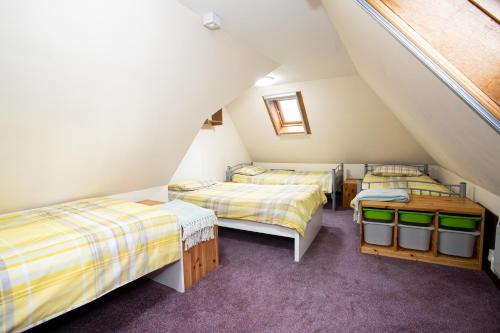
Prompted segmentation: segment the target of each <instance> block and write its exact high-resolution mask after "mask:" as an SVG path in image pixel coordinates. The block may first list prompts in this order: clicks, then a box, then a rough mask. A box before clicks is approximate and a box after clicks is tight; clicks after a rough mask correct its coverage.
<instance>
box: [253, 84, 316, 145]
mask: <svg viewBox="0 0 500 333" xmlns="http://www.w3.org/2000/svg"><path fill="white" fill-rule="evenodd" d="M263 98H264V102H265V104H266V107H267V112H268V113H269V117H270V118H271V122H272V124H273V127H274V131H275V132H276V135H281V134H311V128H310V127H309V121H308V120H307V114H306V110H305V108H304V101H303V99H302V94H301V93H300V91H297V92H293V93H287V94H280V95H272V96H264V97H263Z"/></svg>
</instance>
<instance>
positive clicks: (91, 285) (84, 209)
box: [0, 198, 180, 332]
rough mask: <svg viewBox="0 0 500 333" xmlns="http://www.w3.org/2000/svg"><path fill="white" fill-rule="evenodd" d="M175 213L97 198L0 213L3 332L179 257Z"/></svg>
mask: <svg viewBox="0 0 500 333" xmlns="http://www.w3.org/2000/svg"><path fill="white" fill-rule="evenodd" d="M179 242H180V240H179V229H178V226H177V217H176V216H175V215H174V214H172V213H168V212H165V211H162V210H160V209H158V208H154V207H150V206H145V205H140V204H136V203H132V202H126V201H120V200H113V199H109V198H93V199H86V200H79V201H73V202H69V203H65V204H60V205H55V206H50V207H45V208H39V209H33V210H27V211H22V212H16V213H9V214H4V215H0V305H1V307H0V325H1V326H0V331H1V332H11V331H22V330H25V329H28V328H30V327H32V326H35V325H37V324H39V323H42V322H44V321H47V320H48V319H50V318H52V317H55V316H57V315H59V314H62V313H64V312H67V311H69V310H71V309H74V308H76V307H78V306H80V305H83V304H85V303H88V302H90V301H92V300H94V299H96V298H98V297H99V296H101V295H103V294H106V293H108V292H110V291H111V290H113V289H116V288H118V287H120V286H122V285H124V284H126V283H128V282H130V281H132V280H135V279H137V278H139V277H141V276H143V275H145V274H147V273H149V272H152V271H154V270H156V269H158V268H161V267H163V266H165V265H167V264H169V263H171V262H174V261H177V260H178V259H180V250H179Z"/></svg>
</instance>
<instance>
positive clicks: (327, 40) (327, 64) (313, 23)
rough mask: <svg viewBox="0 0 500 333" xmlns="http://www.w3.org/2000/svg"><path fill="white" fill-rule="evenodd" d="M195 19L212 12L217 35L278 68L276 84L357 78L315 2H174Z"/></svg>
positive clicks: (224, 0) (332, 30) (309, 0)
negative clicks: (219, 30) (245, 46)
mask: <svg viewBox="0 0 500 333" xmlns="http://www.w3.org/2000/svg"><path fill="white" fill-rule="evenodd" d="M178 1H179V2H180V3H181V4H183V5H185V6H186V7H188V8H190V9H191V10H193V11H194V12H196V13H198V14H199V15H203V14H204V13H206V12H210V11H214V12H216V13H217V14H218V15H219V16H220V17H221V19H222V29H223V30H225V31H226V32H228V33H229V34H231V35H233V36H234V37H235V38H238V39H239V40H241V41H243V42H244V43H246V44H248V45H249V46H250V47H253V48H254V49H255V50H256V51H258V52H260V53H262V54H263V55H265V56H267V57H269V58H271V59H272V60H274V61H275V62H276V63H278V64H280V67H279V68H277V69H276V70H274V71H273V72H272V76H274V77H275V83H285V82H297V81H307V80H316V79H324V78H330V77H335V76H346V75H353V74H356V69H355V68H354V65H353V64H352V62H351V60H350V58H349V56H348V54H347V52H346V51H345V49H344V47H343V46H342V43H341V42H340V39H339V37H338V35H337V33H336V32H335V30H334V28H333V26H332V24H331V23H330V20H329V18H328V16H327V15H326V13H325V11H324V9H323V6H322V5H321V2H320V1H319V0H293V1H290V0H272V1H270V0H237V1H235V0H178Z"/></svg>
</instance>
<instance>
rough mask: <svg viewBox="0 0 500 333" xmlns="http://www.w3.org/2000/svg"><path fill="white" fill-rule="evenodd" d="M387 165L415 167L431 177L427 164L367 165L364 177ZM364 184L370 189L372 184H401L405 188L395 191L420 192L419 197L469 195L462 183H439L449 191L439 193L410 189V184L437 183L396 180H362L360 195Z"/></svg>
mask: <svg viewBox="0 0 500 333" xmlns="http://www.w3.org/2000/svg"><path fill="white" fill-rule="evenodd" d="M387 164H398V165H405V166H413V167H416V168H418V170H419V171H421V172H422V173H423V174H425V175H429V166H428V165H427V164H401V163H384V164H365V172H364V175H366V174H367V173H368V172H372V171H373V169H374V168H375V167H377V166H381V165H387ZM402 178H404V177H402ZM363 183H364V184H368V189H369V188H370V187H371V185H372V184H390V183H395V184H400V183H403V186H401V185H399V186H400V187H394V188H395V189H402V190H410V191H412V192H411V193H415V191H418V193H419V195H432V194H433V193H435V194H436V195H437V196H447V197H460V198H465V196H466V194H467V184H466V183H464V182H461V183H459V184H441V183H439V185H442V186H445V187H447V188H448V191H438V190H428V189H422V188H418V187H416V188H415V187H413V188H410V187H409V184H408V183H413V184H414V183H417V184H418V183H421V184H435V183H433V182H429V181H420V180H404V179H395V180H386V181H379V182H364V181H363V180H362V179H359V180H358V185H357V187H358V193H359V192H360V191H361V190H362V189H363ZM405 183H406V186H404V184H405ZM391 188H392V187H391Z"/></svg>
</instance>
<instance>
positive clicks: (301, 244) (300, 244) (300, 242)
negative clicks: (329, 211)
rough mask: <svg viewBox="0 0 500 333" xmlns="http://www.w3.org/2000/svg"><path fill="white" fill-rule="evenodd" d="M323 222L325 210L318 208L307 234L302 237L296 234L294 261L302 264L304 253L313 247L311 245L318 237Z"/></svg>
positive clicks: (308, 225)
mask: <svg viewBox="0 0 500 333" xmlns="http://www.w3.org/2000/svg"><path fill="white" fill-rule="evenodd" d="M322 220H323V209H322V208H318V210H317V211H316V213H314V215H313V216H312V217H311V221H309V223H308V224H307V228H306V232H305V233H304V236H303V237H302V236H301V235H300V234H299V233H298V232H295V237H294V250H293V252H294V254H293V259H294V261H295V262H300V259H302V256H303V255H304V253H306V251H307V249H308V248H309V246H310V245H311V243H312V242H313V241H314V239H315V238H316V235H317V234H318V232H319V231H320V229H321V225H322Z"/></svg>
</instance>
